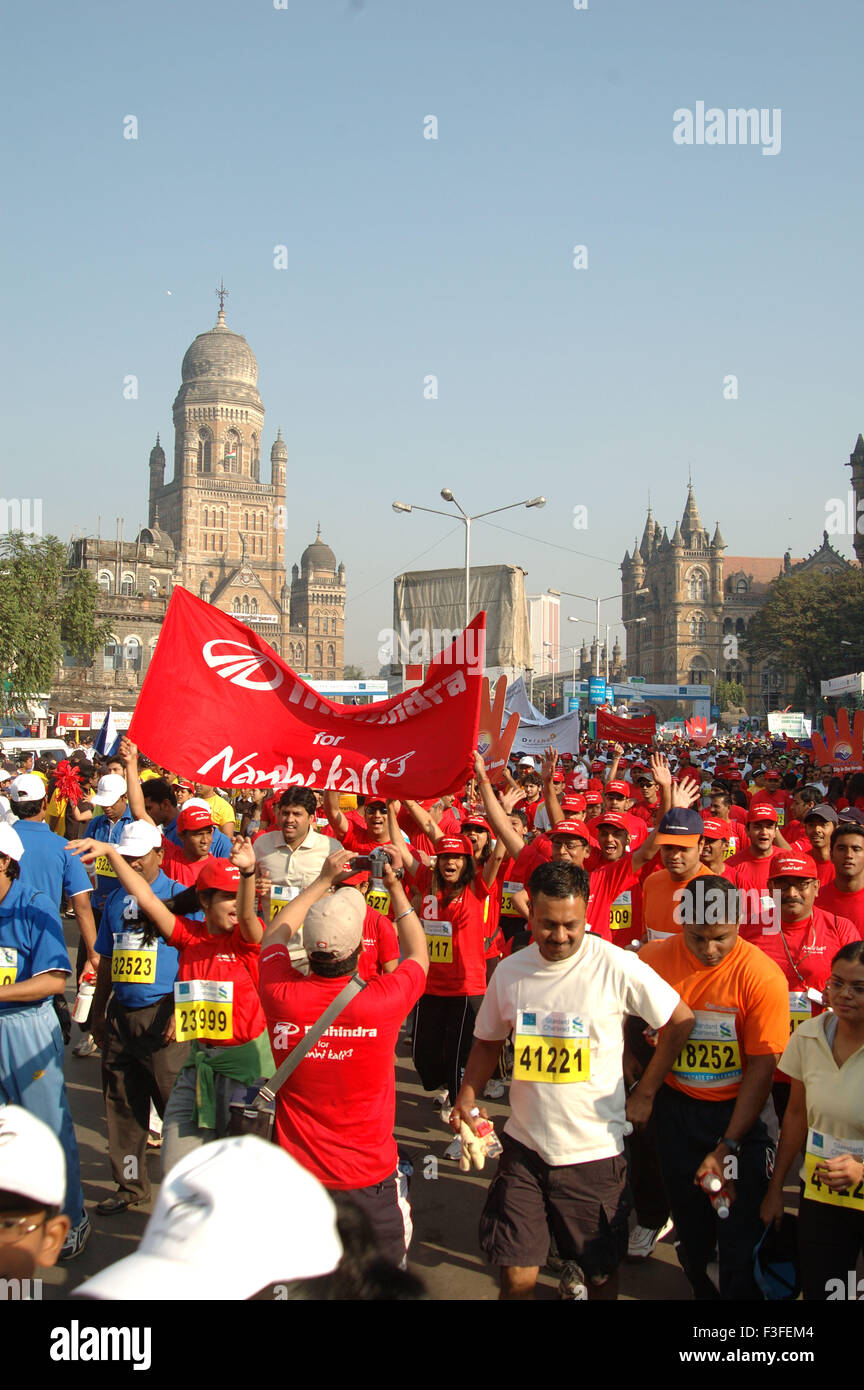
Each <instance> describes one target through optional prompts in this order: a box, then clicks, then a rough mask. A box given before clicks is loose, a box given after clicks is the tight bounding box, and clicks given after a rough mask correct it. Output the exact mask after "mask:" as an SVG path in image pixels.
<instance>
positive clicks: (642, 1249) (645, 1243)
mask: <svg viewBox="0 0 864 1390" xmlns="http://www.w3.org/2000/svg"><path fill="white" fill-rule="evenodd" d="M671 1230H672V1220H671V1218H670V1219H669V1220H668V1221H667V1222H666V1223H665V1225H663V1226H658V1227H657V1228H656V1229H655V1228H654V1227H652V1226H634V1227H633V1230H632V1231H631V1232H630V1240H629V1241H628V1243H627V1258H628V1259H630V1260H647V1259H648V1256H649V1255H650V1254H651V1253H652V1252H653V1250H654V1246H655V1245H656V1244H657V1242H658V1240H662V1239H663V1237H664V1236H666V1235H668V1234H669V1232H670V1231H671Z"/></svg>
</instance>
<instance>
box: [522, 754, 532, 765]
mask: <svg viewBox="0 0 864 1390" xmlns="http://www.w3.org/2000/svg"><path fill="white" fill-rule="evenodd" d="M519 766H520V767H533V766H534V759H533V758H529V757H528V756H527V754H526V756H525V757H524V758H520V759H519Z"/></svg>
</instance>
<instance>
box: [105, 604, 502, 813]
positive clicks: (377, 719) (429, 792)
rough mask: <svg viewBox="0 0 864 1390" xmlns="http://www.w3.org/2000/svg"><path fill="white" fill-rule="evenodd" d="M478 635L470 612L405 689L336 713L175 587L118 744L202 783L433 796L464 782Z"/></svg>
mask: <svg viewBox="0 0 864 1390" xmlns="http://www.w3.org/2000/svg"><path fill="white" fill-rule="evenodd" d="M485 627H486V615H485V613H479V614H478V615H477V617H476V618H475V619H474V621H473V622H472V623H471V625H470V627H469V628H467V629H466V631H465V632H463V633H460V635H459V637H457V639H456V641H455V642H454V643H453V645H452V646H451V647H449V648H447V649H446V650H445V651H443V652H441V654H440V655H439V656H438V657H436V658H435V660H434V661H433V662H432V663H431V665H430V666H429V669H428V672H427V676H426V679H425V681H424V682H423V684H422V685H421V686H418V687H417V689H416V690H410V691H408V692H406V693H404V694H402V695H396V696H394V697H393V698H392V699H390V700H382V701H381V702H379V703H378V704H372V705H339V704H336V703H335V702H334V701H333V700H328V699H327V698H326V697H325V696H324V695H319V694H317V692H316V691H314V690H313V689H312V687H311V686H309V685H307V684H306V682H305V681H302V680H301V679H300V677H299V676H297V675H295V673H294V672H293V671H292V670H291V669H290V667H288V666H286V665H285V662H284V661H282V660H281V658H280V657H278V656H277V655H276V653H275V652H274V651H273V649H272V647H269V646H268V645H267V643H266V642H265V641H264V639H263V637H259V636H258V634H257V633H255V632H251V631H250V630H249V628H247V627H244V626H243V624H242V623H239V622H238V621H237V619H236V618H232V617H231V616H230V614H228V613H223V612H222V611H221V610H220V609H218V608H213V607H212V606H211V605H210V604H209V603H202V601H201V600H200V599H197V598H195V597H193V595H192V594H190V593H189V592H188V591H187V590H186V589H181V588H176V589H175V590H174V592H173V594H172V595H171V602H170V603H169V605H168V611H167V613H166V615H165V622H164V624H163V626H162V631H161V633H160V636H159V644H158V646H157V647H156V650H155V652H154V654H153V658H152V660H151V662H150V666H149V668H148V670H147V675H146V676H145V678H144V683H143V685H142V687H141V694H140V696H139V698H138V704H137V706H136V709H135V713H134V715H133V718H132V724H131V726H130V729H129V736H130V738H131V739H132V740H133V741H134V742H135V743H137V744H138V746H139V747H140V748H141V750H142V752H143V753H145V754H146V755H147V757H149V758H152V759H153V760H154V762H157V763H159V764H160V765H161V766H162V767H167V768H170V769H171V771H172V772H179V773H180V774H182V775H183V776H184V777H188V778H190V779H191V780H192V781H195V782H204V783H207V784H209V785H211V786H217V787H245V786H256V787H260V786H265V787H289V786H300V787H316V788H321V789H323V790H325V791H328V790H332V791H339V792H355V793H359V794H360V795H363V796H370V795H374V794H377V795H379V796H387V797H393V798H395V797H429V796H443V795H445V794H447V793H450V792H456V791H459V790H460V789H461V788H462V787H463V786H464V784H465V780H466V778H467V777H469V776H470V775H472V773H473V767H472V752H473V750H474V749H475V748H476V746H477V731H478V725H479V720H480V695H481V689H482V683H483V651H484V638H485Z"/></svg>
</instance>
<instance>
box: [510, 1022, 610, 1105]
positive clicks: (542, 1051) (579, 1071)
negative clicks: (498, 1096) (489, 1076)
mask: <svg viewBox="0 0 864 1390" xmlns="http://www.w3.org/2000/svg"><path fill="white" fill-rule="evenodd" d="M514 1048H515V1057H514V1062H513V1080H514V1081H535V1082H537V1081H539V1082H547V1083H551V1084H553V1085H564V1086H567V1085H572V1084H573V1083H574V1082H577V1081H587V1080H588V1078H589V1077H590V1075H591V1047H590V1038H589V1036H588V1026H587V1023H586V1022H585V1021H584V1020H583V1019H581V1018H576V1017H574V1016H573V1015H572V1014H565V1013H547V1012H546V1011H544V1010H540V1009H537V1010H533V1009H519V1010H518V1011H517V1014H516V1032H515V1037H514Z"/></svg>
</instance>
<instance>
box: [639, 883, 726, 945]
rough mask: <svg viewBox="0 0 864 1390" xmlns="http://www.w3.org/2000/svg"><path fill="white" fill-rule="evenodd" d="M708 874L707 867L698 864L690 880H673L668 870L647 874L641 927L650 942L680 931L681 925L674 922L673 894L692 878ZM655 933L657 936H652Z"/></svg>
mask: <svg viewBox="0 0 864 1390" xmlns="http://www.w3.org/2000/svg"><path fill="white" fill-rule="evenodd" d="M710 873H711V870H710V869H709V868H708V867H707V865H705V864H700V865H699V868H698V869H697V870H696V872H695V873H694V874H692V875H691V876H690V878H683V879H682V878H673V877H672V875H671V874H670V872H669V870H668V869H660V870H658V872H657V873H656V874H649V876H648V878H646V879H645V882H644V883H643V884H642V925H643V927H644V929H645V931H647V933H648V936H649V939H650V940H652V941H655V940H660V939H661V938H662V937H663V936H672V935H677V934H678V933H679V932H680V931H681V923H680V922H676V921H675V906H676V903H677V899H676V897H675V894H676V893H677V892H678V891H679V890H680V889H681V888H686V887H687V884H688V883H692V882H693V879H694V878H702V877H703V875H705V874H710ZM655 932H656V933H657V935H656V936H654V935H652V933H655Z"/></svg>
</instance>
